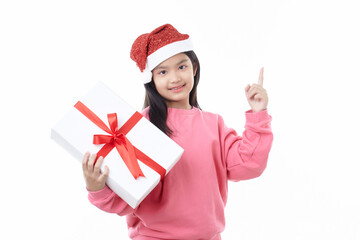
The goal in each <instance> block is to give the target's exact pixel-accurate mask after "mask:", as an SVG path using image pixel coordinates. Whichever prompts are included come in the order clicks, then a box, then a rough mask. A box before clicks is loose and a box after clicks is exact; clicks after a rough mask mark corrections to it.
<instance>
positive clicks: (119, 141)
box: [74, 101, 166, 180]
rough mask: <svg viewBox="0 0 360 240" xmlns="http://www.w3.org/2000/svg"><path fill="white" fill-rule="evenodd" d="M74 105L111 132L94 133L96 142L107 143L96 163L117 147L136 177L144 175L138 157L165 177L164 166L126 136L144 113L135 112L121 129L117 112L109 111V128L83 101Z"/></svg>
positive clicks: (100, 126) (99, 153)
mask: <svg viewBox="0 0 360 240" xmlns="http://www.w3.org/2000/svg"><path fill="white" fill-rule="evenodd" d="M74 107H75V108H76V109H77V110H79V111H80V112H81V113H82V114H84V115H85V117H87V118H88V119H89V120H90V121H92V122H93V123H94V124H95V125H96V126H98V127H99V128H101V129H102V130H104V131H105V132H107V133H109V134H110V135H94V139H93V143H94V144H105V145H104V146H103V147H102V148H101V149H100V150H99V151H98V152H97V157H96V159H95V163H96V161H97V159H98V158H99V157H100V156H102V157H104V158H105V157H106V156H107V155H108V153H109V152H110V151H111V150H112V149H113V148H114V147H115V148H116V150H117V151H118V152H119V154H120V156H121V158H122V159H123V161H124V162H125V164H126V166H127V168H128V169H129V170H130V172H131V174H132V175H133V176H134V178H135V179H137V178H138V177H139V176H143V177H144V174H143V172H142V171H141V169H140V166H139V163H138V161H137V159H138V160H140V161H141V162H143V163H144V164H145V165H147V166H149V167H150V168H152V169H153V170H154V171H156V172H157V173H159V174H160V176H161V180H162V179H163V178H164V177H165V174H166V170H165V169H164V168H163V167H162V166H160V165H159V164H157V163H156V162H155V161H154V160H152V159H151V158H149V157H148V156H146V155H145V154H144V153H143V152H141V151H140V150H139V149H137V148H136V147H135V146H133V145H132V144H131V142H130V141H129V140H128V139H127V137H126V134H127V133H128V132H129V131H130V130H131V129H132V128H133V127H134V126H135V125H136V124H137V122H138V121H139V120H140V119H141V118H142V115H141V114H140V113H139V112H135V113H134V114H133V115H132V116H131V117H130V118H129V120H128V121H127V122H126V123H124V125H123V126H122V127H121V128H120V129H118V120H117V115H116V113H109V114H108V115H107V117H108V121H109V126H110V129H109V128H108V127H107V126H106V124H105V123H104V122H103V121H102V120H101V119H100V118H99V117H98V116H96V114H95V113H93V112H92V111H91V110H90V109H89V108H88V107H86V106H85V105H84V104H83V103H82V102H80V101H78V102H77V103H76V104H75V105H74ZM95 163H94V164H95Z"/></svg>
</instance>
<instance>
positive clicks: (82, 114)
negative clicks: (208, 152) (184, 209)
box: [51, 83, 183, 208]
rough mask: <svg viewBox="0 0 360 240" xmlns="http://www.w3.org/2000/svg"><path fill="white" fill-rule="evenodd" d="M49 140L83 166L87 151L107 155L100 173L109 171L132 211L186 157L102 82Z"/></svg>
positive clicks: (110, 182) (110, 183) (114, 186)
mask: <svg viewBox="0 0 360 240" xmlns="http://www.w3.org/2000/svg"><path fill="white" fill-rule="evenodd" d="M107 121H108V122H109V126H107V125H106V124H105V122H107ZM51 136H52V138H53V139H54V140H55V141H56V142H58V143H59V144H60V145H62V146H63V147H64V148H65V149H67V150H68V151H69V152H70V153H72V155H74V156H75V157H76V158H77V159H78V160H79V161H81V160H82V158H83V156H84V154H85V153H86V152H88V151H90V152H98V154H97V157H100V156H103V157H104V161H103V164H102V165H101V170H102V171H104V165H107V166H109V177H108V178H107V181H106V184H107V185H108V186H109V187H110V188H111V189H112V190H113V191H114V192H115V193H116V194H118V195H119V196H120V197H121V198H122V199H123V200H124V201H126V202H127V203H128V204H129V205H130V206H131V207H133V208H135V207H136V206H138V205H139V204H140V202H141V201H142V200H143V199H144V198H145V197H146V196H147V195H148V194H149V193H150V192H151V190H152V189H154V188H155V186H156V185H157V184H158V182H159V181H160V179H161V178H162V177H164V175H165V174H166V173H168V172H169V170H170V169H171V168H172V167H173V166H174V165H175V163H176V162H177V161H178V160H179V159H180V157H181V155H182V153H183V149H182V148H181V147H180V146H178V145H177V144H176V143H175V142H174V141H172V140H171V139H170V138H169V137H168V136H166V135H165V134H164V133H163V132H162V131H160V130H159V129H158V128H157V127H156V126H154V125H153V124H152V123H151V122H149V121H148V120H147V119H145V118H144V117H142V115H141V114H140V113H138V112H136V111H135V110H133V109H132V108H131V107H130V106H129V105H128V104H127V103H125V102H124V101H123V100H122V99H121V98H120V97H119V96H117V95H116V94H115V93H114V92H112V91H111V90H110V89H108V88H107V87H106V86H105V85H104V84H102V83H98V84H97V85H96V86H95V87H94V88H93V89H92V90H91V91H90V92H89V93H88V94H87V95H86V96H85V97H84V98H83V99H82V100H81V101H79V102H78V103H77V104H75V108H74V109H71V110H70V112H69V113H68V114H67V115H66V116H65V117H64V118H63V119H62V120H61V121H60V122H58V123H57V124H56V125H55V126H54V127H53V129H52V134H51ZM138 160H139V162H138Z"/></svg>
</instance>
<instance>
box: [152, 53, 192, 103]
mask: <svg viewBox="0 0 360 240" xmlns="http://www.w3.org/2000/svg"><path fill="white" fill-rule="evenodd" d="M195 73H196V69H193V66H192V63H191V60H190V58H189V57H188V56H187V55H186V54H185V53H179V54H177V55H174V56H172V57H171V58H168V59H167V60H165V61H164V62H162V63H160V64H159V65H158V66H157V67H156V68H154V70H153V80H154V84H155V87H156V90H157V91H158V92H159V94H160V95H161V96H162V97H163V98H165V99H166V104H167V106H168V107H173V108H183V109H190V108H191V106H190V103H189V97H190V92H191V90H192V88H193V86H194V76H195Z"/></svg>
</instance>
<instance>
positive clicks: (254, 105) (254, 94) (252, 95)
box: [245, 67, 269, 112]
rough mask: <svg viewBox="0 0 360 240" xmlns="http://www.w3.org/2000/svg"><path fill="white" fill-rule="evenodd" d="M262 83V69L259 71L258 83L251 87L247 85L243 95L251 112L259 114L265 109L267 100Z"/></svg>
mask: <svg viewBox="0 0 360 240" xmlns="http://www.w3.org/2000/svg"><path fill="white" fill-rule="evenodd" d="M263 83H264V67H262V68H261V69H260V74H259V80H258V83H257V84H256V83H254V84H252V85H251V86H250V84H248V85H247V86H246V87H245V95H246V98H247V101H248V103H249V105H250V107H251V109H252V111H253V112H260V111H263V110H265V109H266V108H267V105H268V101H269V99H268V95H267V93H266V90H265V89H264V88H263Z"/></svg>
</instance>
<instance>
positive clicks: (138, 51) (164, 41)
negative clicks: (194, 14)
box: [130, 24, 193, 84]
mask: <svg viewBox="0 0 360 240" xmlns="http://www.w3.org/2000/svg"><path fill="white" fill-rule="evenodd" d="M191 50H193V46H192V42H191V39H190V37H189V35H187V34H181V33H179V32H178V31H177V30H176V29H175V28H174V27H173V26H172V25H170V24H165V25H162V26H160V27H158V28H156V29H155V30H154V31H152V32H151V33H145V34H142V35H140V36H139V37H138V38H137V39H136V40H135V41H134V43H133V45H132V47H131V52H130V57H131V59H132V60H134V61H135V62H136V65H137V66H138V67H139V69H140V71H141V80H142V81H143V83H144V84H146V83H149V82H151V78H152V72H151V71H152V70H153V69H154V68H155V67H156V66H157V65H159V64H160V63H161V62H163V61H165V60H166V59H168V58H170V57H172V56H174V55H176V54H178V53H181V52H186V51H191Z"/></svg>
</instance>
